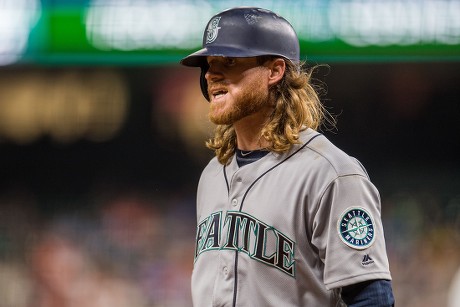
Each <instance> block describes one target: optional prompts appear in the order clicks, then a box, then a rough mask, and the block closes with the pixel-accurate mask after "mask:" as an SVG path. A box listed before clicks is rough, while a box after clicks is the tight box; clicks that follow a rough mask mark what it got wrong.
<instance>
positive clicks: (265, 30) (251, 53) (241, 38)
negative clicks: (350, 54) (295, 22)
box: [180, 7, 300, 100]
mask: <svg viewBox="0 0 460 307" xmlns="http://www.w3.org/2000/svg"><path fill="white" fill-rule="evenodd" d="M202 47H203V48H202V49H200V50H198V51H196V52H194V53H192V54H190V55H188V56H187V57H185V58H183V59H182V60H181V61H180V63H181V64H182V65H185V66H192V67H200V68H201V77H200V85H201V91H202V92H203V95H204V96H205V98H206V99H207V100H209V97H208V93H207V82H206V79H205V78H204V75H205V74H206V72H207V70H208V64H207V61H206V57H207V56H223V57H255V56H263V55H273V56H279V57H283V58H285V59H287V60H290V61H292V62H299V60H300V47H299V39H298V37H297V34H296V32H295V30H294V29H293V27H292V26H291V24H290V23H289V22H288V21H287V20H286V19H284V18H283V17H281V16H280V15H278V14H276V13H274V12H272V11H270V10H266V9H262V8H257V7H236V8H232V9H228V10H225V11H223V12H221V13H219V14H217V15H214V16H213V17H212V18H211V19H210V20H209V22H208V24H207V26H206V29H205V31H204V34H203V42H202Z"/></svg>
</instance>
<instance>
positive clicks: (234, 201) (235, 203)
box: [232, 198, 238, 207]
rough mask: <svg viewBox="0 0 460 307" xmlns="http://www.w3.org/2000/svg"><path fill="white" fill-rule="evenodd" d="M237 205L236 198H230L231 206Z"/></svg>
mask: <svg viewBox="0 0 460 307" xmlns="http://www.w3.org/2000/svg"><path fill="white" fill-rule="evenodd" d="M237 205H238V200H237V199H236V198H234V199H232V206H233V207H236V206H237Z"/></svg>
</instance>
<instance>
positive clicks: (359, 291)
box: [342, 279, 395, 307]
mask: <svg viewBox="0 0 460 307" xmlns="http://www.w3.org/2000/svg"><path fill="white" fill-rule="evenodd" d="M342 300H343V301H344V302H345V304H347V306H349V307H391V306H394V303H395V299H394V296H393V290H392V288H391V282H390V281H389V280H383V279H377V280H369V281H365V282H362V283H358V284H354V285H350V286H347V287H344V288H342Z"/></svg>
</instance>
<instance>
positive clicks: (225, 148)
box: [206, 57, 335, 165]
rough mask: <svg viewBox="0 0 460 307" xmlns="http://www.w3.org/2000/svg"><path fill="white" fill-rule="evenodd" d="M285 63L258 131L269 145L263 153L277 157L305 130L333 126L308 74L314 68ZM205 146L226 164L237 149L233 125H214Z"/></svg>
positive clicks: (318, 88)
mask: <svg viewBox="0 0 460 307" xmlns="http://www.w3.org/2000/svg"><path fill="white" fill-rule="evenodd" d="M265 60H266V57H265V58H263V59H261V61H262V62H263V61H265ZM285 62H286V71H285V74H284V77H283V79H282V80H281V81H280V82H279V83H278V84H277V85H276V86H274V87H272V88H271V91H272V94H273V95H275V102H274V110H273V112H272V114H271V115H270V117H269V119H268V121H267V123H266V124H265V126H264V127H263V129H262V130H261V137H263V138H264V139H265V140H266V141H267V142H268V144H269V146H268V147H267V149H268V150H270V151H274V152H277V153H283V152H286V151H288V150H289V149H290V148H291V147H292V145H294V144H300V140H299V135H300V132H301V131H303V130H305V129H307V128H311V129H314V130H318V129H319V127H320V126H321V125H322V124H323V123H324V121H327V122H328V123H330V124H332V125H333V126H334V125H335V120H334V118H333V117H332V116H330V114H329V113H328V112H327V110H326V109H325V108H324V106H323V105H322V103H321V101H320V98H319V96H320V93H321V91H322V90H323V88H321V87H319V86H315V85H314V84H313V82H312V74H313V72H314V70H315V69H316V68H317V67H318V66H314V67H312V68H310V69H307V68H305V63H300V64H298V65H296V64H294V63H292V62H291V61H285ZM206 146H207V147H208V148H209V149H211V150H214V152H215V154H216V156H217V159H218V161H219V162H220V163H221V164H223V165H226V164H228V163H229V162H230V160H231V157H232V156H233V155H234V153H235V150H236V148H237V140H236V133H235V129H234V127H233V125H217V126H216V128H215V130H214V137H213V138H211V139H209V140H208V141H207V142H206Z"/></svg>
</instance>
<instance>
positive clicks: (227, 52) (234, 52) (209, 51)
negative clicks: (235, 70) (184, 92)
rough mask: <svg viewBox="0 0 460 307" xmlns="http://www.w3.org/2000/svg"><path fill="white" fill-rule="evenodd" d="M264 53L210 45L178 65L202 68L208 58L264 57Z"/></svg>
mask: <svg viewBox="0 0 460 307" xmlns="http://www.w3.org/2000/svg"><path fill="white" fill-rule="evenodd" d="M265 54H266V52H264V51H257V50H253V49H242V48H236V47H231V46H219V45H212V46H207V47H205V48H203V49H200V50H198V51H196V52H194V53H192V54H190V55H188V56H186V57H185V58H183V59H182V60H181V61H180V63H181V64H182V65H185V66H191V67H203V66H207V64H208V63H207V61H206V57H208V56H221V57H235V58H249V57H255V56H260V55H265Z"/></svg>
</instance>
